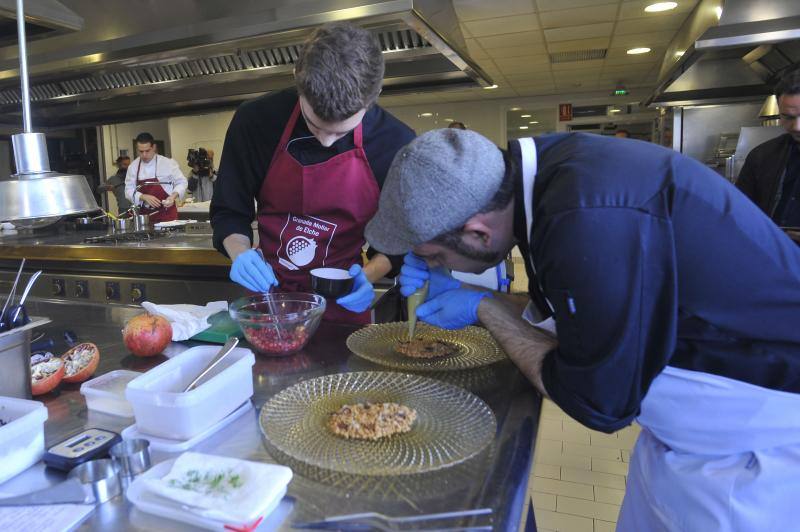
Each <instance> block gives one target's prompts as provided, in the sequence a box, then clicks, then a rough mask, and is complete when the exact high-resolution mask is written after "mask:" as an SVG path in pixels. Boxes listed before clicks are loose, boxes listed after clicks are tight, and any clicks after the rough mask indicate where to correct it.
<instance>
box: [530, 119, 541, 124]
mask: <svg viewBox="0 0 800 532" xmlns="http://www.w3.org/2000/svg"><path fill="white" fill-rule="evenodd" d="M528 123H529V124H538V123H539V122H538V121H536V120H531V121H530V122H528Z"/></svg>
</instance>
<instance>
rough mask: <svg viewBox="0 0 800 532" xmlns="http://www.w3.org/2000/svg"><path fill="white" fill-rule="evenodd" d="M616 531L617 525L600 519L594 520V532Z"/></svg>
mask: <svg viewBox="0 0 800 532" xmlns="http://www.w3.org/2000/svg"><path fill="white" fill-rule="evenodd" d="M616 530H617V523H609V522H608V521H601V520H600V519H595V520H594V532H616Z"/></svg>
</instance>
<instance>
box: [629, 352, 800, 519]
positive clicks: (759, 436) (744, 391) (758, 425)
mask: <svg viewBox="0 0 800 532" xmlns="http://www.w3.org/2000/svg"><path fill="white" fill-rule="evenodd" d="M637 421H638V422H639V424H640V425H641V426H642V433H641V435H640V436H639V439H638V440H637V442H636V446H635V448H634V450H633V456H632V460H631V464H630V468H629V471H628V485H627V490H626V492H625V500H624V501H623V504H622V510H621V512H620V516H619V521H618V524H617V531H618V532H640V531H653V532H657V531H670V532H673V531H687V532H689V531H691V532H694V531H706V530H708V531H715V532H728V531H730V532H734V531H735V532H755V531H760V530H764V531H792V530H795V531H797V530H800V395H798V394H794V393H786V392H780V391H775V390H770V389H768V388H762V387H760V386H754V385H752V384H748V383H745V382H741V381H737V380H733V379H728V378H725V377H720V376H718V375H711V374H708V373H702V372H697V371H688V370H684V369H679V368H673V367H669V366H667V367H666V368H665V369H664V371H663V372H662V373H660V374H659V375H658V377H656V378H655V380H654V381H653V383H652V385H651V387H650V390H649V391H648V392H647V395H646V396H645V398H644V401H642V407H641V414H640V415H639V417H638V418H637Z"/></svg>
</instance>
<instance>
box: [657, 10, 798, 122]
mask: <svg viewBox="0 0 800 532" xmlns="http://www.w3.org/2000/svg"><path fill="white" fill-rule="evenodd" d="M793 65H798V66H800V1H798V0H725V1H724V2H723V1H722V0H701V1H700V3H698V5H697V7H696V8H695V10H694V11H693V12H692V14H691V15H690V16H689V18H688V19H687V21H686V22H685V24H684V26H683V27H682V28H681V30H680V31H679V32H678V34H677V35H676V37H675V39H673V41H672V43H671V44H670V46H669V47H668V49H667V52H666V55H665V57H664V62H663V64H662V67H661V73H660V76H659V82H658V86H657V87H656V90H655V92H654V93H653V95H652V96H651V97H650V99H649V100H648V102H647V103H648V104H650V105H667V106H670V105H671V106H686V105H698V104H714V103H726V102H736V101H753V100H762V99H763V98H764V96H767V95H769V94H770V93H771V90H772V86H773V85H774V83H775V81H776V80H777V79H778V78H779V77H780V75H781V74H782V73H783V72H785V71H786V69H788V68H792V67H793Z"/></svg>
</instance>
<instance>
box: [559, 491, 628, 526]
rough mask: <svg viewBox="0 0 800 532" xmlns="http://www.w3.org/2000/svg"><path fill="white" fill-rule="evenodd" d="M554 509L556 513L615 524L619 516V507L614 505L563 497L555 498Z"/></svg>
mask: <svg viewBox="0 0 800 532" xmlns="http://www.w3.org/2000/svg"><path fill="white" fill-rule="evenodd" d="M556 508H557V510H556V511H557V512H558V513H565V514H572V515H578V516H580V517H590V518H592V519H602V520H603V521H613V522H616V521H617V517H618V516H619V506H617V505H616V504H606V503H603V502H595V501H587V500H584V499H575V498H572V497H565V496H563V495H558V496H557V497H556Z"/></svg>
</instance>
